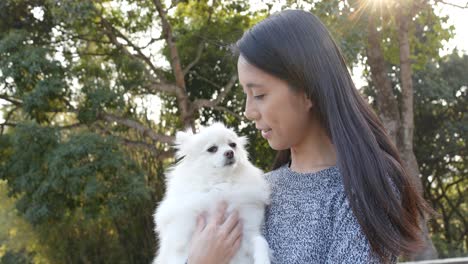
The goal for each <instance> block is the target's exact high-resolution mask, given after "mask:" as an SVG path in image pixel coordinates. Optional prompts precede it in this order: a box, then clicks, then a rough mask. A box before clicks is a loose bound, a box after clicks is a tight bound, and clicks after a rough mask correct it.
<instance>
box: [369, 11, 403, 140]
mask: <svg viewBox="0 0 468 264" xmlns="http://www.w3.org/2000/svg"><path fill="white" fill-rule="evenodd" d="M376 15H377V14H376V13H375V12H374V13H373V14H369V23H368V31H369V32H368V35H367V36H368V47H367V62H368V63H369V66H370V70H371V77H372V81H373V82H374V85H375V87H376V89H377V92H376V98H375V99H376V102H377V111H378V115H379V117H380V120H381V121H382V123H383V125H384V127H385V129H386V130H387V133H388V134H389V136H390V139H391V140H392V142H393V144H395V146H396V145H397V135H398V130H399V127H398V126H399V125H400V114H399V111H398V102H397V99H396V97H395V94H394V93H393V88H392V83H391V81H390V79H389V78H388V76H387V68H386V64H385V59H384V56H383V52H382V47H381V45H380V40H381V36H380V33H379V32H378V31H377V26H376V23H375V20H376V18H375V16H376Z"/></svg>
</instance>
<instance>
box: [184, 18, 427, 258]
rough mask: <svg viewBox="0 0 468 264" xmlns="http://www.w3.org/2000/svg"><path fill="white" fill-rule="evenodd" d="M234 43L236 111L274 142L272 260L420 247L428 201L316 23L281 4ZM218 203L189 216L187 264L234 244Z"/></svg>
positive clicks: (236, 226)
mask: <svg viewBox="0 0 468 264" xmlns="http://www.w3.org/2000/svg"><path fill="white" fill-rule="evenodd" d="M236 48H237V50H238V53H239V59H238V73H239V82H240V84H241V85H242V87H243V90H244V92H245V94H246V96H247V102H246V106H245V116H246V117H247V118H248V119H249V120H251V121H253V122H255V125H256V127H257V129H259V130H261V133H262V136H263V137H264V138H265V139H266V140H268V143H269V145H270V146H271V147H272V148H273V149H275V150H278V155H277V158H276V161H275V164H274V166H273V167H274V170H273V171H272V172H270V173H268V174H267V175H266V178H267V179H268V181H269V182H270V184H271V186H272V202H271V205H270V206H269V207H268V208H267V210H266V215H265V226H264V230H263V231H264V234H265V237H266V239H267V241H268V243H269V245H270V247H271V248H272V250H273V260H274V261H273V262H274V263H278V264H287V263H382V262H383V263H393V262H396V257H397V256H398V255H400V254H411V253H414V252H416V251H417V250H419V249H420V248H422V246H423V243H422V239H421V230H420V227H419V223H420V221H421V219H422V218H421V217H422V215H423V214H424V213H426V212H430V208H429V207H427V205H426V204H425V202H424V200H423V199H422V197H421V196H420V195H419V194H418V193H417V191H416V189H415V187H414V184H413V183H412V181H411V179H410V177H409V176H408V174H407V173H406V171H405V170H404V168H403V166H402V162H401V160H400V158H399V156H398V153H397V151H396V149H395V147H394V145H393V144H392V142H391V141H390V140H389V137H388V136H387V134H386V132H385V130H384V128H383V126H382V124H381V122H380V121H379V120H378V118H377V117H376V115H375V114H374V113H373V111H372V110H371V108H370V107H369V105H368V104H367V103H366V102H365V101H364V100H363V99H362V97H361V96H360V94H359V93H358V91H357V90H356V88H355V86H354V84H353V82H352V79H351V77H350V74H349V72H348V70H347V68H346V65H345V62H344V59H343V57H342V55H341V53H340V51H339V48H338V47H337V46H336V44H335V43H334V41H333V39H332V37H331V36H330V34H329V32H328V31H327V29H326V28H325V26H324V25H323V24H322V23H321V22H320V21H319V20H318V19H317V18H316V17H315V16H314V15H312V14H310V13H308V12H305V11H300V10H286V11H282V12H280V13H278V14H276V15H273V16H271V17H269V18H267V19H265V20H263V21H262V22H260V23H259V24H257V25H256V26H254V27H253V28H252V29H250V30H249V31H247V32H246V33H245V34H244V36H243V37H242V38H241V39H240V40H239V41H238V42H237V44H236ZM224 211H225V206H221V207H220V209H219V210H218V214H217V215H214V216H211V217H209V218H208V219H206V220H205V219H204V218H202V217H200V218H199V221H198V223H197V231H196V232H195V234H194V236H193V240H192V242H193V243H192V247H191V253H190V256H189V260H188V263H189V264H197V263H229V260H230V258H231V257H232V255H234V254H235V252H236V250H237V249H238V247H239V241H240V237H241V223H240V221H239V220H238V217H237V215H236V214H232V215H229V216H227V217H224ZM205 222H206V224H205Z"/></svg>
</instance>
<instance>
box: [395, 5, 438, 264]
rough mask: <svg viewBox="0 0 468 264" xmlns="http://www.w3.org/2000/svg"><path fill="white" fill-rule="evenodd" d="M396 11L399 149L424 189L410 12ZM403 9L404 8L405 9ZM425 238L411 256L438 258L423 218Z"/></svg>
mask: <svg viewBox="0 0 468 264" xmlns="http://www.w3.org/2000/svg"><path fill="white" fill-rule="evenodd" d="M399 11H400V12H398V13H397V25H398V41H399V45H400V81H401V96H402V100H401V126H400V137H399V143H400V144H399V145H400V153H401V157H402V160H403V162H404V165H405V167H406V169H407V171H408V173H409V174H410V176H411V177H412V179H413V184H415V186H416V188H417V189H418V191H419V192H420V193H421V195H422V192H423V188H422V184H421V179H420V178H419V174H420V172H419V166H418V162H417V160H416V156H415V155H414V151H413V134H414V111H413V94H414V91H413V81H412V74H413V73H412V70H411V59H410V44H409V23H410V21H411V16H410V15H409V14H410V12H408V10H405V5H403V4H402V5H401V6H400V10H399ZM405 11H406V12H405ZM421 228H422V230H423V236H424V241H425V242H426V247H425V248H424V250H423V251H421V252H420V253H419V254H417V255H415V256H413V259H414V260H425V259H433V258H437V251H436V249H435V247H434V244H433V243H432V240H431V238H430V237H429V230H428V228H427V223H426V219H422V220H421Z"/></svg>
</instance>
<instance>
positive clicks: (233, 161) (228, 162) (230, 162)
mask: <svg viewBox="0 0 468 264" xmlns="http://www.w3.org/2000/svg"><path fill="white" fill-rule="evenodd" d="M234 163H236V160H235V159H228V160H226V161H225V162H224V166H232V165H233V164H234Z"/></svg>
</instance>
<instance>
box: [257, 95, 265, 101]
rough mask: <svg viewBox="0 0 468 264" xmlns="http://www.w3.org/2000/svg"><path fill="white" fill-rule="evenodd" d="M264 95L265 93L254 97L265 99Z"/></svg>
mask: <svg viewBox="0 0 468 264" xmlns="http://www.w3.org/2000/svg"><path fill="white" fill-rule="evenodd" d="M264 96H265V95H264V94H261V95H255V96H254V98H255V99H256V100H260V99H263V97H264Z"/></svg>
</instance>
